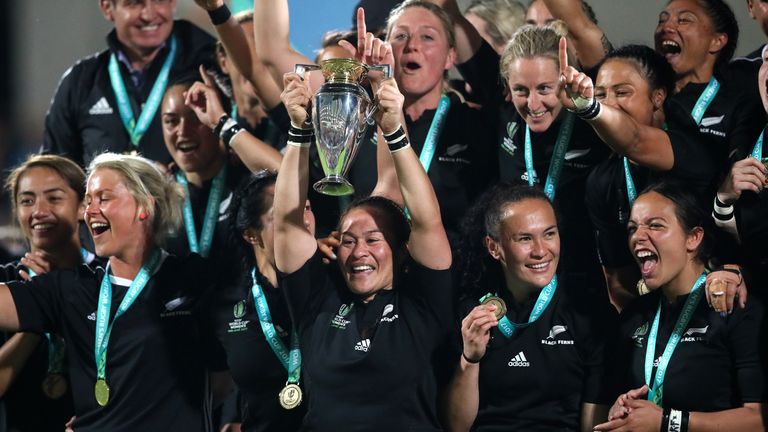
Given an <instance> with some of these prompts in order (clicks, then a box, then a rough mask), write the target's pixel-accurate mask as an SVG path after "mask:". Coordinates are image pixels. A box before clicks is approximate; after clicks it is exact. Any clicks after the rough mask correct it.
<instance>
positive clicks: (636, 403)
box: [594, 399, 664, 432]
mask: <svg viewBox="0 0 768 432" xmlns="http://www.w3.org/2000/svg"><path fill="white" fill-rule="evenodd" d="M626 405H627V408H628V409H629V414H627V415H626V416H624V417H621V418H618V419H616V420H611V421H608V422H605V423H601V424H599V425H597V426H595V428H594V430H596V431H614V432H625V431H626V432H628V431H648V432H656V431H658V430H659V427H660V425H661V418H662V416H663V415H664V410H662V409H661V407H660V406H658V405H656V404H655V403H653V402H651V401H649V400H645V399H627V400H626Z"/></svg>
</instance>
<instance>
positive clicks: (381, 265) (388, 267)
mask: <svg viewBox="0 0 768 432" xmlns="http://www.w3.org/2000/svg"><path fill="white" fill-rule="evenodd" d="M374 47H383V48H384V50H385V52H387V53H390V54H389V55H385V57H389V59H390V61H391V51H390V50H389V47H387V46H386V44H383V45H379V44H374ZM377 49H378V48H375V49H374V51H376V50H377ZM361 54H362V53H361ZM361 57H362V56H361ZM365 57H366V58H367V57H368V56H367V55H366V56H365ZM372 57H373V58H377V57H379V55H378V54H376V55H374V56H372ZM284 85H285V90H284V92H283V102H284V103H285V106H286V108H287V109H288V112H289V114H290V116H291V123H292V128H291V132H290V136H291V141H289V142H288V144H289V146H288V147H287V151H286V153H285V155H284V157H283V164H282V165H281V167H280V173H279V175H278V177H277V184H276V187H275V201H274V224H275V227H274V230H275V262H276V264H277V268H278V270H279V271H280V272H281V278H280V284H281V286H282V289H283V290H284V292H285V295H286V298H287V302H288V308H289V310H290V312H291V316H292V317H293V319H294V326H296V328H297V329H298V335H299V340H300V345H301V349H302V360H303V363H302V369H303V370H302V372H303V375H304V379H305V380H306V384H307V386H308V392H309V400H308V401H307V402H308V405H307V410H308V412H307V416H306V417H305V420H304V427H305V428H306V429H308V430H371V429H376V430H409V429H410V430H424V431H432V430H440V429H441V428H440V425H439V423H438V420H437V410H436V406H435V405H436V403H435V401H436V400H437V393H436V386H435V382H434V376H433V372H432V357H433V355H434V353H435V350H436V348H437V345H438V344H439V343H441V341H443V340H444V339H445V338H446V337H447V335H448V332H449V330H450V325H451V316H452V313H453V310H452V300H451V298H452V294H451V292H452V285H451V276H450V271H449V267H450V265H451V251H450V247H449V244H448V239H447V235H446V233H445V229H444V228H443V225H442V222H441V218H440V208H439V205H438V203H437V198H436V197H435V193H434V191H433V189H432V185H431V183H430V181H429V178H428V176H427V174H426V172H425V170H424V168H423V167H422V165H421V164H420V163H419V159H418V157H417V156H416V153H415V152H414V151H413V149H412V148H411V146H410V144H409V139H408V137H407V135H406V134H405V132H404V130H403V128H402V127H401V120H400V119H401V116H402V109H403V99H404V97H403V95H402V94H401V93H400V92H399V90H398V87H397V84H396V82H395V80H393V79H387V80H383V81H381V83H377V82H374V90H375V94H376V98H377V99H378V101H379V104H380V109H379V111H378V112H377V114H376V122H377V124H378V125H379V127H380V129H381V131H382V132H383V134H384V137H385V139H386V142H387V147H384V146H383V145H380V147H382V148H381V150H380V152H382V153H383V152H386V153H384V154H383V155H382V156H384V157H386V158H387V160H389V161H390V163H394V170H395V172H396V176H393V177H392V178H390V179H389V181H390V182H392V181H393V183H392V184H393V185H399V188H397V186H395V187H396V188H397V189H394V188H391V187H383V188H382V189H379V190H380V191H381V192H380V193H384V194H387V195H373V196H371V197H368V198H364V199H362V200H360V201H356V202H354V203H352V204H351V205H350V207H349V208H348V209H347V210H346V211H345V212H344V214H343V215H342V217H341V219H340V220H339V225H338V227H339V228H338V231H339V233H340V245H339V246H338V248H337V252H336V255H337V262H338V265H331V266H327V265H324V264H323V263H322V255H321V254H320V253H318V248H317V243H316V242H315V240H314V238H313V237H312V235H311V233H310V232H309V230H308V229H307V228H306V226H305V225H304V223H303V220H302V215H303V212H304V203H305V202H306V193H307V188H308V178H307V165H308V153H309V151H308V147H309V143H310V141H311V140H312V132H311V129H302V128H301V127H299V126H298V125H303V124H304V121H305V119H306V117H307V113H306V107H307V105H308V104H309V101H310V98H311V95H310V90H309V87H308V85H307V82H305V81H302V80H301V78H299V76H298V75H297V74H294V73H290V74H286V78H285V82H284ZM387 150H388V151H387ZM387 153H389V154H387ZM390 154H391V156H390ZM393 174H394V173H393ZM379 175H381V173H380V174H379ZM397 191H399V193H398V192H397ZM400 194H402V198H403V200H404V203H405V206H406V207H407V210H408V215H409V216H410V223H409V220H408V218H407V217H406V215H405V213H404V212H403V210H402V207H400V206H399V205H398V204H396V203H395V202H394V201H392V200H390V199H389V198H387V197H393V198H396V199H397V197H398V196H399V195H400Z"/></svg>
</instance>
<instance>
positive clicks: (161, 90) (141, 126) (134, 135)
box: [109, 36, 176, 148]
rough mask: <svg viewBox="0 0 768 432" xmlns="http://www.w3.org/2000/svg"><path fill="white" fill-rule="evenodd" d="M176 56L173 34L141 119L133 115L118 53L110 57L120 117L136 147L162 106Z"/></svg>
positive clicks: (110, 70)
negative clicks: (169, 47) (168, 50)
mask: <svg viewBox="0 0 768 432" xmlns="http://www.w3.org/2000/svg"><path fill="white" fill-rule="evenodd" d="M175 57H176V36H171V49H170V52H169V53H168V56H167V57H166V58H165V62H164V63H163V67H162V69H160V73H159V74H158V75H157V78H156V79H155V84H154V85H152V90H151V91H150V92H149V97H148V98H147V102H146V103H145V104H144V108H143V109H142V110H141V115H139V119H138V120H136V119H135V118H134V117H133V108H131V102H130V101H129V100H128V92H127V91H126V90H125V83H124V82H123V77H122V75H120V66H119V65H118V60H117V55H115V53H112V55H111V56H110V58H109V81H110V82H111V83H112V90H113V91H114V92H115V96H116V97H117V108H118V111H119V112H120V119H121V120H122V121H123V126H125V130H126V131H127V132H128V135H129V137H130V139H131V144H133V146H134V147H137V148H138V146H139V141H141V137H142V136H144V133H145V132H146V131H147V129H149V125H150V124H151V123H152V119H154V117H155V113H156V112H157V108H158V107H160V102H162V100H163V94H165V88H166V87H167V86H168V74H169V73H170V71H171V66H172V65H173V60H174V58H175Z"/></svg>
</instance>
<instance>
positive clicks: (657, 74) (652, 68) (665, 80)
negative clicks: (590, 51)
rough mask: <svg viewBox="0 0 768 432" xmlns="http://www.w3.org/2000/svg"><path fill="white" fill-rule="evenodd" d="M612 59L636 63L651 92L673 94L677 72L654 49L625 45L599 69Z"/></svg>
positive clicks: (615, 50)
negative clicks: (660, 90)
mask: <svg viewBox="0 0 768 432" xmlns="http://www.w3.org/2000/svg"><path fill="white" fill-rule="evenodd" d="M612 59H616V60H627V61H630V62H632V63H634V64H635V65H636V66H637V67H638V68H639V70H640V72H641V74H642V75H643V77H644V78H645V79H646V81H648V86H649V87H650V88H651V90H655V89H664V90H666V91H667V96H669V95H671V94H672V93H673V91H674V89H675V81H676V76H675V70H674V69H672V66H671V65H670V64H669V62H667V60H666V59H665V58H664V56H663V55H661V54H660V53H658V52H656V51H655V50H654V49H653V48H651V47H648V46H645V45H624V46H622V47H619V48H616V49H614V50H612V51H611V52H609V53H608V55H606V56H605V58H604V59H603V61H602V62H600V65H599V67H598V69H599V68H601V67H603V65H604V64H605V63H606V62H607V61H609V60H612Z"/></svg>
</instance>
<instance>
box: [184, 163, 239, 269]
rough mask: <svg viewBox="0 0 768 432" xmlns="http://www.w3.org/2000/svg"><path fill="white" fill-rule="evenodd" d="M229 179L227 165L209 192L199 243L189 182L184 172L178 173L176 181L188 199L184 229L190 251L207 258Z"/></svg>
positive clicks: (186, 200)
mask: <svg viewBox="0 0 768 432" xmlns="http://www.w3.org/2000/svg"><path fill="white" fill-rule="evenodd" d="M226 177H227V165H226V163H225V165H224V166H223V167H222V168H221V170H219V173H218V174H216V177H214V178H213V182H212V183H211V190H210V191H209V192H208V205H207V206H206V207H205V216H204V219H203V230H202V232H201V233H200V241H199V242H198V239H197V233H196V232H195V216H194V214H193V213H192V201H191V200H190V199H189V182H188V181H187V177H186V176H185V175H184V172H183V171H181V170H178V171H176V181H177V182H178V183H179V184H180V185H181V186H182V187H183V188H184V192H186V195H187V196H186V198H184V211H183V213H184V228H185V229H186V231H187V241H188V242H189V250H190V251H192V252H195V253H199V254H200V255H201V256H203V257H207V256H208V253H209V252H210V251H211V244H213V233H214V231H215V230H216V220H217V219H218V217H219V205H220V204H221V197H222V195H223V194H224V181H225V180H226Z"/></svg>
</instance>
